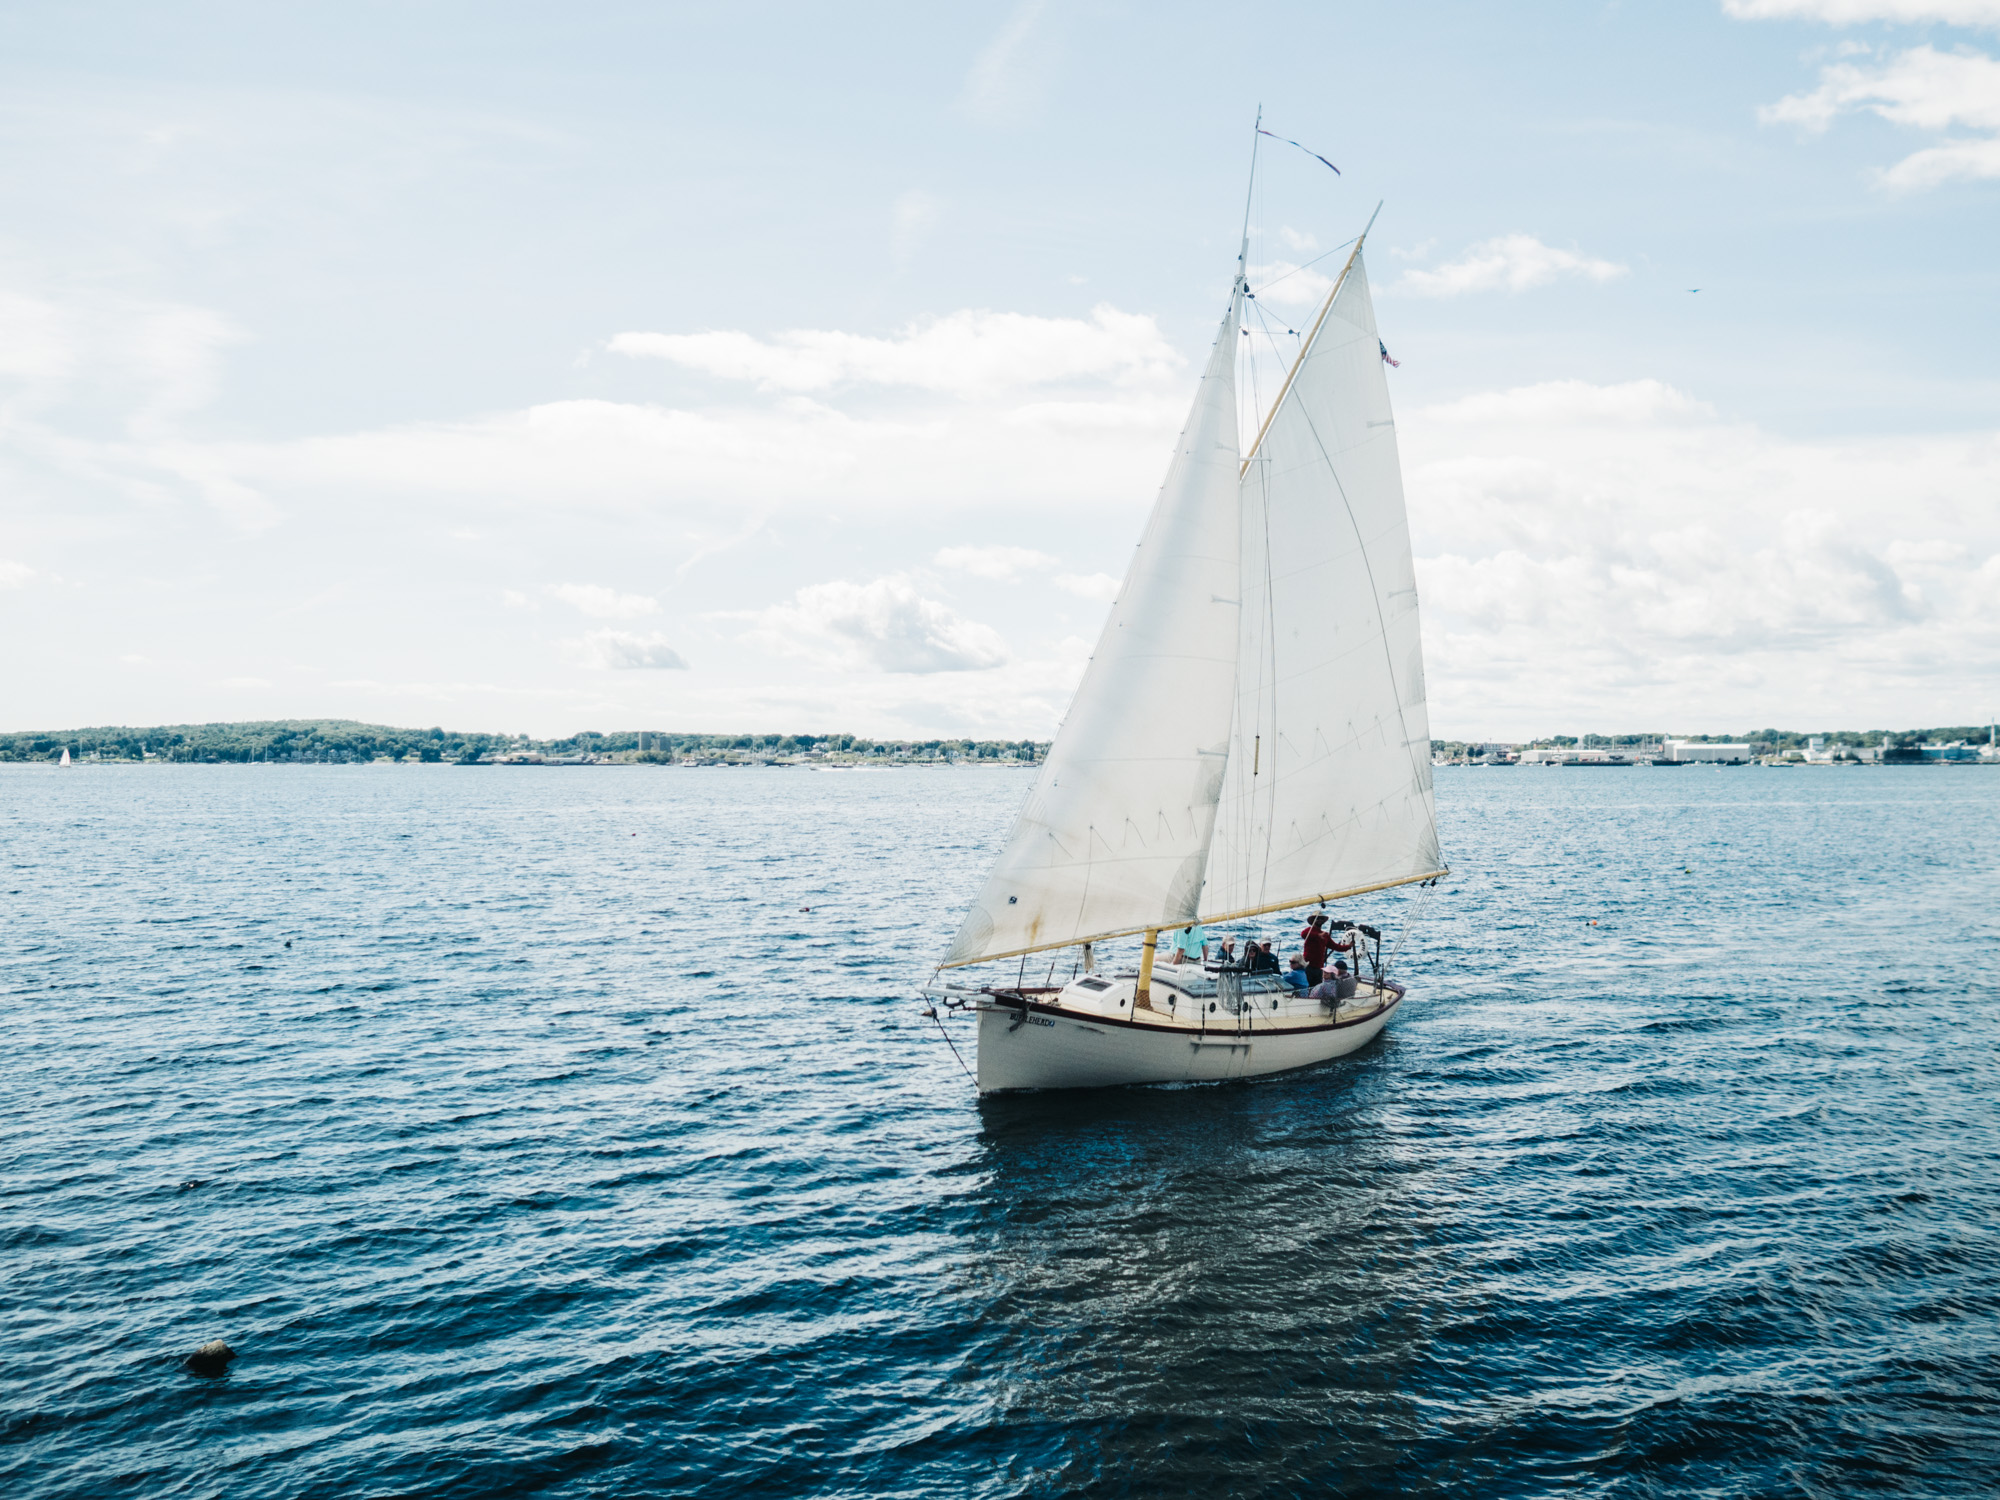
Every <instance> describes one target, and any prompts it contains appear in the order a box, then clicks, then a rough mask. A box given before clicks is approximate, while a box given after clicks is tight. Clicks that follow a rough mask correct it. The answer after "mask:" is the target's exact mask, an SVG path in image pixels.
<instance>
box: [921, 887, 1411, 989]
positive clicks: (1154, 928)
mask: <svg viewBox="0 0 2000 1500" xmlns="http://www.w3.org/2000/svg"><path fill="white" fill-rule="evenodd" d="M1450 873H1451V867H1450V866H1449V865H1446V866H1444V867H1442V868H1440V869H1436V870H1426V871H1424V872H1423V873H1422V874H1421V875H1399V876H1397V877H1396V878H1395V879H1394V880H1378V881H1376V882H1375V883H1374V884H1372V885H1357V886H1351V887H1349V888H1348V889H1346V890H1340V891H1323V892H1321V893H1320V894H1318V895H1313V896H1292V897H1288V898H1287V899H1285V900H1283V901H1272V902H1269V903H1267V904H1266V905H1263V906H1246V907H1244V908H1243V909H1242V910H1241V911H1222V912H1214V913H1212V914H1197V915H1196V916H1194V917H1193V918H1191V919H1190V921H1188V922H1182V923H1179V924H1166V925H1156V924H1153V923H1146V924H1144V925H1142V926H1138V927H1120V928H1116V929H1113V930H1111V931H1108V932H1093V933H1085V934H1079V935H1078V936H1076V937H1068V938H1064V939H1063V940H1062V941H1061V942H1059V943H1036V944H1034V945H1033V946H1031V947H1027V948H1009V949H1008V950H1007V951H1006V952H1004V953H982V954H981V955H980V956H979V957H978V958H965V959H960V960H959V961H958V962H957V963H943V964H939V965H938V968H939V969H965V968H970V967H971V966H972V965H974V964H988V963H998V962H999V961H1000V960H1001V959H1003V958H1019V957H1021V955H1023V954H1025V953H1046V952H1048V951H1049V950H1050V949H1051V948H1074V947H1076V946H1077V945H1078V944H1079V943H1108V942H1110V941H1111V940H1112V939H1113V938H1124V937H1137V936H1139V935H1140V934H1141V933H1144V932H1171V931H1174V930H1176V928H1177V927H1186V926H1199V927H1206V926H1208V925H1209V924H1211V923H1215V922H1241V921H1245V920H1247V919H1249V918H1251V917H1262V916H1268V915H1269V914H1270V913H1272V912H1274V911H1295V910H1297V909H1298V908H1299V907H1301V906H1323V905H1325V904H1326V903H1327V902H1329V901H1345V900H1348V899H1349V898H1351V897H1354V896H1368V895H1373V894H1374V893H1375V892H1376V891H1392V890H1394V889H1395V888H1396V887H1397V886H1401V885H1415V884H1416V883H1417V882H1418V881H1420V880H1434V879H1437V878H1438V877H1440V876H1444V875H1449V874H1450Z"/></svg>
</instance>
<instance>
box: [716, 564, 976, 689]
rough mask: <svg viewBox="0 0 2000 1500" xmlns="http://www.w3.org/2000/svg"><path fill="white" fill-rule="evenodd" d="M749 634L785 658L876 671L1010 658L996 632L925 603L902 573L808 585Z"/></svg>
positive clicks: (959, 668)
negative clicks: (807, 658) (867, 580)
mask: <svg viewBox="0 0 2000 1500" xmlns="http://www.w3.org/2000/svg"><path fill="white" fill-rule="evenodd" d="M751 634H752V637H753V638H754V639H756V640H758V641H760V642H761V643H763V644H765V645H767V646H770V647H772V648H774V649H776V650H779V651H783V652H786V653H788V654H792V655H805V656H811V657H815V658H818V659H821V660H824V661H827V662H829V663H830V664H833V665H838V666H844V667H848V668H857V667H858V668H873V669H875V670H877V671H881V672H902V673H915V674H923V673H931V672H978V671H986V670H989V669H991V668H994V667H999V666H1002V665H1004V664H1005V663H1006V661H1007V659H1008V651H1007V643H1006V642H1005V641H1003V640H1002V639H1001V638H1000V636H999V634H998V633H997V632H995V631H994V630H992V629H991V628H989V627H988V626H985V625H981V624H979V623H977V622H976V621H972V620H966V619H963V618H961V617H960V616H959V615H957V614H955V613H954V612H953V611H952V610H951V609H950V608H949V607H948V606H946V605H944V604H942V603H940V602H939V601H937V600H935V599H927V598H925V597H924V596H923V595H922V594H920V593H919V592H918V591H917V587H916V585H915V584H914V583H913V582H912V581H911V580H910V579H909V578H908V577H906V576H904V575H902V574H892V575H890V576H889V577H886V578H877V579H875V580H874V581H873V582H871V583H844V582H843V583H816V584H811V585H808V586H807V587H805V588H802V589H800V590H799V591H798V593H797V595H796V596H795V597H794V598H793V599H792V601H791V602H790V603H789V604H780V605H776V606H774V607H772V608H770V609H767V610H764V611H763V612H762V613H760V614H759V615H757V616H756V623H755V627H754V629H753V630H752V632H751Z"/></svg>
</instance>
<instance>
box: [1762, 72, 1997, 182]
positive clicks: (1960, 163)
mask: <svg viewBox="0 0 2000 1500" xmlns="http://www.w3.org/2000/svg"><path fill="white" fill-rule="evenodd" d="M1819 79H1820V81H1819V87H1818V88H1816V89H1813V90H1812V91H1811V92H1810V93H1803V94H1792V95H1790V96H1788V97H1786V98H1784V99H1780V100H1779V101H1778V102H1777V103H1776V104H1767V105H1765V106H1764V107H1763V108H1761V109H1759V110H1758V111H1757V118H1758V119H1759V120H1761V121H1763V122H1764V123H1765V124H1767V125H1797V126H1800V127H1802V128H1803V129H1806V130H1811V131H1823V130H1825V129H1826V128H1827V126H1829V125H1830V124H1832V123H1833V121H1834V120H1835V119H1836V118H1837V117H1838V116H1840V115H1841V114H1843V113H1846V112H1848V111H1852V110H1866V111H1868V112H1869V113H1871V114H1876V115H1879V116H1881V117H1882V118H1883V119H1885V120H1889V121H1892V122H1893V123H1895V124H1898V125H1907V126H1910V127H1912V128H1913V129H1918V130H1932V131H1942V130H1951V129H1953V128H1955V127H1963V128H1966V129H1970V130H1977V131H1986V132H1991V133H1989V134H1987V135H1983V136H1975V137H1972V138H1969V139H1967V138H1961V139H1958V140H1947V141H1944V142H1942V143H1941V144H1939V145H1936V146H1930V147H1926V148H1925V149H1923V150H1921V151H1917V152H1914V153H1912V154H1911V155H1909V156H1906V157H1904V158H1903V160H1901V161H1900V162H1898V163H1896V165H1894V166H1893V167H1890V168H1888V169H1887V170H1886V171H1885V172H1883V173H1882V174H1881V180H1882V183H1883V185H1884V186H1885V187H1890V188H1897V189H1916V188H1928V187H1936V186H1938V185H1939V184H1940V183H1944V182H1949V181H1951V180H1953V179H1954V178H1974V179H1977V178H1990V177H2000V61H1996V60H1995V59H1993V58H1991V57H1987V56H1985V55H1984V54H1982V53H1977V52H1939V51H1938V50H1937V49H1936V48H1934V47H1928V46H1925V47H1913V48H1911V49H1910V50H1908V51H1907V52H1902V53H1899V54H1897V55H1896V56H1894V57H1891V58H1889V59H1888V60H1887V61H1885V62H1882V63H1880V64H1877V65H1873V66H1862V65H1859V64H1855V63H1851V62H1841V63H1831V64H1828V65H1827V66H1826V67H1823V68H1821V69H1820V75H1819Z"/></svg>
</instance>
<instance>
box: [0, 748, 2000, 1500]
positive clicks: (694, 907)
mask: <svg viewBox="0 0 2000 1500" xmlns="http://www.w3.org/2000/svg"><path fill="white" fill-rule="evenodd" d="M1438 786H1439V797H1438V800H1439V806H1440V815H1441V817H1442V819H1443V821H1444V825H1445V829H1444V832H1445V843H1446V850H1447V853H1448V856H1449V857H1450V859H1451V862H1452V864H1453V867H1454V869H1455V870H1456V871H1457V874H1456V875H1454V877H1453V878H1452V879H1450V880H1449V881H1447V882H1446V883H1445V884H1444V886H1443V887H1442V888H1441V889H1440V890H1439V891H1438V892H1437V893H1436V897H1435V899H1434V900H1433V901H1432V902H1431V904H1430V906H1429V908H1428V910H1427V912H1426V913H1425V914H1424V916H1423V920H1422V921H1421V922H1420V923H1419V924H1417V926H1416V927H1415V930H1414V932H1413V933H1412V934H1411V935H1409V936H1408V937H1407V938H1406V939H1405V941H1404V944H1403V947H1402V950H1401V952H1400V954H1399V956H1398V959H1397V962H1396V968H1397V970H1398V971H1399V973H1400V976H1401V977H1402V978H1403V979H1404V980H1405V981H1406V982H1407V983H1409V984H1410V985H1411V986H1412V987H1413V991H1414V998H1413V1003H1411V1004H1409V1005H1406V1006H1405V1007H1404V1008H1403V1010H1402V1011H1401V1012H1400V1013H1399V1015H1398V1017H1397V1020H1396V1022H1395V1024H1394V1025H1393V1026H1392V1028H1391V1029H1390V1031H1389V1032H1388V1033H1387V1034H1386V1035H1385V1036H1384V1037H1383V1039H1382V1040H1381V1041H1379V1042H1378V1043H1376V1044H1375V1045H1373V1046H1371V1047H1369V1048H1367V1049H1365V1050H1364V1051H1362V1052H1361V1053H1359V1054H1356V1055H1355V1056H1354V1057H1352V1058H1349V1059H1345V1060H1342V1061H1339V1062H1336V1063H1333V1064H1331V1065H1328V1066H1326V1067H1324V1068H1321V1069H1318V1070H1315V1071H1311V1072H1307V1073H1304V1074H1299V1075H1294V1076H1291V1077H1286V1078H1279V1079H1272V1080H1266V1081H1262V1082H1258V1083H1252V1084H1236V1085H1217V1086H1207V1087H1178V1088H1148V1089H1127V1090H1118V1091H1105V1092H1101V1093H1094V1094H1070V1095H1044V1096H1020V1097H1013V1098H1001V1099H995V1100H989V1101H987V1102H985V1103H981V1102H979V1101H978V1100H977V1098H976V1097H975V1095H974V1094H973V1092H972V1090H971V1088H970V1086H969V1084H968V1082H967V1079H966V1076H965V1074H964V1073H963V1072H962V1071H961V1070H960V1068H959V1065H958V1063H957V1062H956V1061H955V1060H954V1058H953V1055H952V1053H951V1052H950V1051H949V1050H948V1049H947V1047H946V1045H945V1044H944V1042H943V1041H942V1040H941V1038H940V1036H939V1034H938V1031H937V1030H936V1028H935V1027H934V1026H932V1025H931V1024H930V1023H929V1022H925V1021H923V1020H922V1019H921V1017H920V1016H919V1015H918V1013H917V1012H918V1007H917V1005H916V1004H915V1003H913V1001H912V998H911V996H912V984H913V982H914V981H916V980H918V979H920V978H921V977H923V974H924V972H925V966H926V963H927V961H928V960H930V959H931V958H932V957H933V956H934V955H935V954H936V952H937V951H938V950H939V949H940V948H941V946H942V945H943V943H944V941H945V939H946V937H947V936H948V935H949V931H950V929H951V928H952V927H953V926H954V925H955V918H956V915H957V911H958V909H959V907H960V905H961V904H962V902H963V901H964V900H965V899H966V897H967V896H968V895H969V894H970V891H971V889H972V886H973V884H974V882H975V881H976V879H977V878H978V875H979V873H980V872H981V870H982V868H983V865H984V862H985V859H986V857H987V854H988V851H990V850H991V849H992V847H993V846H994V844H995V842H996V841H997V840H998V838H999V837H1000V836H1001V835H1002V833H1003V832H1004V830H1005V828H1006V826H1007V824H1008V823H1009V821H1010V819H1011V817H1012V814H1013V811H1014V809H1015V807H1016V806H1017V805H1018V803H1019V800H1020V798H1021V796H1022V794H1023V793H1024V791H1025V789H1026V782H1025V780H1024V776H1023V773H1019V772H1011V771H973V770H956V771H954V770H930V771H925V770H910V771H893V772H867V773H839V772H826V773H813V772H804V771H782V770H768V771H714V770H711V771H684V770H670V769H658V768H644V767H634V768H603V769H562V770H549V769H521V770H515V769H504V770H501V769H477V770H475V769H461V768H456V767H424V768H417V767H399V768H387V767H383V768H374V767H257V768H253V767H234V766H232V767H212V768H211V767H145V768H138V767H132V768H110V767H104V768H99V767H77V768H73V769H71V770H69V771H66V772H59V771H56V770H54V769H52V768H46V767H25V766H16V767H0V838H4V844H0V863H4V870H0V963H4V970H0V1015H4V1020H5V1040H6V1057H5V1060H4V1063H0V1111H4V1120H5V1135H4V1140H3V1141H0V1160H4V1164H5V1171H4V1174H0V1317H3V1318H4V1324H0V1327H4V1331H5V1339H4V1344H0V1423H4V1426H0V1483H4V1486H5V1488H6V1490H7V1492H8V1493H10V1494H15V1495H32V1496H37V1497H40V1496H51V1497H54V1496H63V1497H72V1496H74V1497H83V1496H108V1495H128V1494H130V1495H148V1496H155V1495H159V1496H179V1495H186V1496H210V1495H224V1494H228V1495H244V1496H258V1497H277V1496H329V1497H331V1496H340V1497H356V1496H390V1495H413V1496H465V1497H483V1496H499V1495H529V1494H534V1495H552V1496H596V1495H605V1496H650V1495H665V1494H675V1495H688V1496H725V1495H728V1496H734V1495H743V1494H772V1495H787V1496H790V1495H796V1496H857V1497H859V1496H868V1497H874V1496H901V1495H908V1496H934V1495H973V1496H1001V1495H1055V1494H1068V1493H1084V1494H1104V1495H1114V1494H1130V1495H1135V1496H1151V1495H1175V1494H1190V1495H1203V1496H1237V1495H1242V1496H1250V1495H1259V1496H1262V1495H1272V1496H1279V1495H1301V1496H1303V1495H1325V1494H1330V1493H1350V1494H1366V1493H1375V1494H1391V1493H1394V1494H1446V1495H1474V1494H1520V1495H1532V1494H1556V1493H1561V1494H1565V1495H1592V1494H1639V1495H1682V1494H1710V1495H1777V1494H1821V1495H1832V1494H1851V1493H1858V1492H1862V1491H1868V1492H1886V1493H1907V1494H1913V1495H1915V1494H1922V1495H1938V1494H1988V1493H1991V1492H1992V1490H1993V1489H1994V1483H1995V1482H1994V1476H1995V1475H1996V1474H2000V1229H1996V1210H2000V1102H1996V1095H2000V1057H1996V1042H2000V1022H1996V1011H1995V1005H1996V999H2000V982H1996V970H2000V962H1996V959H1997V958H2000V949H1997V947H1996V939H2000V773H1996V772H1992V771H1987V770H1982V769H1964V770H1959V769H1944V768H1913V769H1907V770H1906V769H1867V770H1838V771H1836V770H1824V771H1822V770H1811V771H1772V770H1762V769H1737V770H1714V769H1709V768H1686V769H1679V770H1673V771H1654V770H1646V769H1638V770H1600V771H1583V772H1579V771H1543V770H1483V769H1482V770H1447V771H1442V772H1440V773H1439V778H1438ZM1415 900H1416V898H1414V897H1400V896H1399V897H1397V898H1385V899H1381V900H1380V901H1379V902H1378V904H1375V905H1372V906H1367V907H1363V908H1361V909H1358V910H1357V911H1355V912H1354V915H1357V916H1361V917H1363V918H1364V919H1366V918H1369V917H1380V918H1383V919H1386V920H1387V921H1389V922H1390V923H1392V924H1394V925H1395V927H1396V928H1397V929H1398V930H1400V929H1401V928H1402V927H1403V926H1404V925H1405V924H1406V920H1407V918H1408V917H1409V915H1410V914H1411V911H1412V908H1413V905H1414V902H1415ZM1271 930H1272V932H1273V933H1274V935H1275V932H1276V930H1277V929H1275V928H1274V929H1271ZM958 1042H959V1045H960V1047H961V1048H965V1049H966V1050H967V1052H968V1056H969V1051H970V1042H971V1039H970V1037H969V1036H963V1035H962V1036H960V1037H959V1038H958ZM211 1338H224V1339H227V1340H228V1341H229V1343H230V1344H232V1345H233V1346H234V1347H235V1348H236V1349H237V1350H238V1351H239V1352H240V1355H241V1357H240V1358H239V1359H238V1361H237V1362H236V1364H235V1365H234V1366H233V1367H231V1369H230V1371H229V1373H228V1374H227V1375H225V1376H223V1377H221V1378H218V1379H205V1378H202V1377H199V1376H196V1375H193V1374H189V1373H186V1372H185V1371H183V1370H182V1369H181V1368H180V1367H179V1361H180V1358H181V1356H183V1355H184V1354H185V1353H187V1352H188V1351H189V1350H190V1349H192V1348H193V1347H194V1346H195V1345H197V1344H199V1343H202V1342H204V1341H206V1340H208V1339H211Z"/></svg>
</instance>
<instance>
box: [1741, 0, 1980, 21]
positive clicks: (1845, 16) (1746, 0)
mask: <svg viewBox="0 0 2000 1500" xmlns="http://www.w3.org/2000/svg"><path fill="white" fill-rule="evenodd" d="M1722 8H1723V10H1724V11H1726V12H1727V13H1728V14H1730V15H1732V16H1734V17H1735V18H1736V19H1737V20H1739V21H1823V22H1825V23H1826V24H1827V25H1829V26H1855V25H1859V24H1861V23H1862V22H1865V21H1899V22H1903V23H1905V24H1912V25H1913V24H1917V23H1921V22H1924V21H1942V22H1943V23H1944V24H1945V25H1947V26H2000V0H1722Z"/></svg>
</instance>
